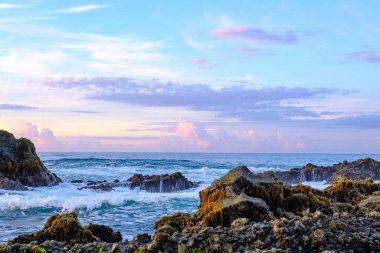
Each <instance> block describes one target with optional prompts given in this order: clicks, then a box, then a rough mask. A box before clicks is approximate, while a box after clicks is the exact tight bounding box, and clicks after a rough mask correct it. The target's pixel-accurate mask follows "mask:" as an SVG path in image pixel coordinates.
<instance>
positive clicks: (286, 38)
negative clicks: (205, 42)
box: [208, 26, 299, 44]
mask: <svg viewBox="0 0 380 253" xmlns="http://www.w3.org/2000/svg"><path fill="white" fill-rule="evenodd" d="M208 33H209V35H211V36H214V37H218V38H223V39H237V38H241V39H245V40H248V41H251V42H255V43H262V44H267V43H278V44H291V43H294V42H297V41H298V40H299V36H298V34H297V33H296V32H293V31H288V32H285V33H283V34H276V33H271V32H267V31H265V30H262V29H258V28H253V27H248V26H236V27H232V28H223V29H216V30H212V31H209V32H208Z"/></svg>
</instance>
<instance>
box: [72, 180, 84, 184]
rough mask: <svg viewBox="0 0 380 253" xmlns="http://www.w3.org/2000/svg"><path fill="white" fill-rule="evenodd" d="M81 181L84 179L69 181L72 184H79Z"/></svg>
mask: <svg viewBox="0 0 380 253" xmlns="http://www.w3.org/2000/svg"><path fill="white" fill-rule="evenodd" d="M83 182H84V181H83V180H81V179H76V180H72V181H71V183H72V184H81V183H83Z"/></svg>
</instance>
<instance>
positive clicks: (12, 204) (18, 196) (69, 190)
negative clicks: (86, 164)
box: [0, 183, 205, 211]
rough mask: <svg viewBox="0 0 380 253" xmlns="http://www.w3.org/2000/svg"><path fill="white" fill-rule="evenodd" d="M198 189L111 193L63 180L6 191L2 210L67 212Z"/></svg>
mask: <svg viewBox="0 0 380 253" xmlns="http://www.w3.org/2000/svg"><path fill="white" fill-rule="evenodd" d="M203 187H205V186H204V185H203V186H201V187H198V188H196V189H191V190H187V191H180V192H176V193H148V192H145V191H139V190H130V189H128V188H116V189H115V190H114V191H111V192H101V191H95V190H89V189H85V190H78V189H77V186H74V185H72V184H69V183H63V184H60V185H58V186H55V187H41V188H35V189H33V190H31V191H27V192H10V191H8V192H5V194H4V195H2V196H1V198H0V210H2V211H4V210H25V209H29V208H60V209H62V210H63V211H73V210H77V209H86V210H93V209H96V208H100V207H101V206H102V205H112V206H119V205H123V204H124V203H125V202H127V201H135V202H138V203H158V202H165V201H170V200H172V199H197V198H198V192H199V191H200V190H201V189H202V188H203Z"/></svg>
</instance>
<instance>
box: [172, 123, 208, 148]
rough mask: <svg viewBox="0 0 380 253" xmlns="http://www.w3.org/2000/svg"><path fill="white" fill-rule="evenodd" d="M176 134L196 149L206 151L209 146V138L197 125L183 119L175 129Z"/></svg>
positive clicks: (202, 128) (200, 126) (201, 127)
mask: <svg viewBox="0 0 380 253" xmlns="http://www.w3.org/2000/svg"><path fill="white" fill-rule="evenodd" d="M176 132H177V134H178V136H179V137H181V138H183V139H184V140H185V141H186V142H187V143H188V144H189V145H191V146H194V147H196V148H201V149H206V148H209V147H210V146H211V140H210V138H211V136H210V135H209V134H208V133H207V131H206V129H205V128H204V127H203V126H202V125H200V124H199V123H198V124H196V123H193V122H190V121H188V120H185V119H180V121H179V123H178V127H177V131H176Z"/></svg>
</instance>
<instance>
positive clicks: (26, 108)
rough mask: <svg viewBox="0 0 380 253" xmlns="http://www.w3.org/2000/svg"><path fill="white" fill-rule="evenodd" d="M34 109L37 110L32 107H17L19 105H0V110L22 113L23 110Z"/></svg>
mask: <svg viewBox="0 0 380 253" xmlns="http://www.w3.org/2000/svg"><path fill="white" fill-rule="evenodd" d="M34 109H37V108H36V107H33V106H28V105H19V104H0V110H15V111H24V110H34Z"/></svg>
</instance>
